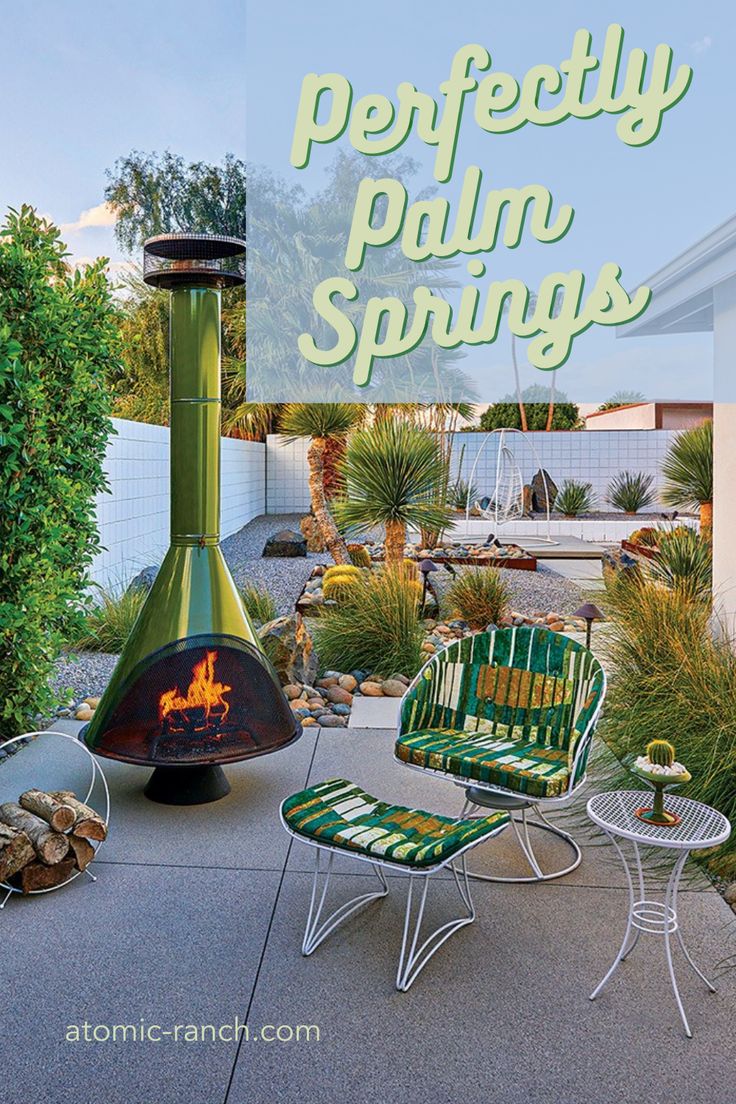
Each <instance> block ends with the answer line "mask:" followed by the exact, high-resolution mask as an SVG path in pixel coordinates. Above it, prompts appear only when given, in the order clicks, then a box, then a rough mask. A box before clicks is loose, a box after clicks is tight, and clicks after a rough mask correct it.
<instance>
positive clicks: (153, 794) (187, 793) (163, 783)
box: [143, 766, 230, 805]
mask: <svg viewBox="0 0 736 1104" xmlns="http://www.w3.org/2000/svg"><path fill="white" fill-rule="evenodd" d="M143 793H144V794H145V795H146V797H147V798H149V799H150V800H151V801H158V802H159V804H161V805H206V804H207V802H208V801H219V800H220V798H221V797H225V796H226V795H227V794H229V793H230V783H229V782H228V780H227V778H226V776H225V772H224V770H223V769H222V767H218V766H204V767H202V766H200V767H156V769H155V771H154V772H153V774H152V775H151V777H150V778H149V779H148V782H147V783H146V786H145V788H144V790H143Z"/></svg>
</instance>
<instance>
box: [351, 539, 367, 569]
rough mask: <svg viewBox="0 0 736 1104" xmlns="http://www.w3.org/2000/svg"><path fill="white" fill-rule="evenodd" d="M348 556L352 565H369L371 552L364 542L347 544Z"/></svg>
mask: <svg viewBox="0 0 736 1104" xmlns="http://www.w3.org/2000/svg"><path fill="white" fill-rule="evenodd" d="M348 556H350V562H351V564H353V566H354V567H370V566H371V554H370V552H369V551H368V549H367V548H366V546H365V545H364V544H349V545H348Z"/></svg>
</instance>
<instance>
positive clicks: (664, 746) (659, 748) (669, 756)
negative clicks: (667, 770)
mask: <svg viewBox="0 0 736 1104" xmlns="http://www.w3.org/2000/svg"><path fill="white" fill-rule="evenodd" d="M647 759H648V760H649V762H650V763H656V765H657V766H658V767H671V766H672V764H673V763H674V761H675V749H674V746H673V745H672V744H671V743H670V742H669V740H650V741H649V743H648V744H647Z"/></svg>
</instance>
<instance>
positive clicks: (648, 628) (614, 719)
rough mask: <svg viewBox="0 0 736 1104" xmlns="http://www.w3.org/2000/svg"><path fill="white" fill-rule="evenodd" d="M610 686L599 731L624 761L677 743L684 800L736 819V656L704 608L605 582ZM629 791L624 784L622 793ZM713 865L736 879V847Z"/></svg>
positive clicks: (661, 591)
mask: <svg viewBox="0 0 736 1104" xmlns="http://www.w3.org/2000/svg"><path fill="white" fill-rule="evenodd" d="M606 612H607V613H610V614H611V615H612V616H611V625H610V630H609V631H610V635H609V649H610V672H611V680H610V687H609V693H608V697H607V699H606V708H605V711H604V714H603V720H602V723H601V727H600V729H599V731H600V734H601V736H602V737H603V738H604V739H605V741H606V743H607V744H608V745H609V746H610V747H611V748H612V749H613V751H614V752H615V754H616V755H617V756H618V758H619V759H620V760H626V761H627V762H628V761H631V760H632V759H633V758H634V757H636V756H637V755H639V754H640V752H641V748H642V747H646V746H647V745H649V744H650V743H651V741H652V740H669V739H670V738H671V736H672V735H673V733H676V734H677V758H678V759H679V761H680V762H682V763H686V764H687V767H688V770H689V771H690V772H691V774H692V780H691V781H690V782H689V783H688V786H687V796H688V797H692V798H694V799H695V800H697V801H703V802H705V803H706V804H708V805H712V806H714V807H715V808H717V809H719V810H720V811H721V812H722V813H723V814H724V815H725V816H727V817H728V818H729V819H730V820H731V821H732V822H733V821H734V818H735V817H736V655H734V653H733V651H732V650H731V644H730V643H729V641H728V640H727V639H725V638H721V639H719V640H714V639H713V636H712V633H711V631H710V627H709V617H710V609H709V606H708V604H707V603H702V602H692V601H690V600H688V599H687V598H684V597H683V596H682V594H680V593H679V592H678V591H676V590H670V589H667V588H664V587H661V586H656V585H653V584H652V583H651V582H647V581H646V580H645V581H644V582H637V581H636V580H631V579H628V578H625V577H624V578H621V579H610V578H609V581H608V593H607V610H606ZM619 783H620V786H619V788H620V787H621V786H623V787H624V788H625V782H624V780H623V778H622V779H618V780H617V782H616V784H617V785H619ZM708 862H709V865H710V866H711V867H712V868H713V869H714V870H716V871H717V872H718V873H719V874H721V875H723V876H724V877H729V878H730V877H733V876H734V875H736V840H734V839H733V838H732V839H731V841H729V843H727V844H725V845H724V846H723V847H721V848H719V850H718V851H717V852H715V853H714V854H713V856H712V857H710V858H709V859H708Z"/></svg>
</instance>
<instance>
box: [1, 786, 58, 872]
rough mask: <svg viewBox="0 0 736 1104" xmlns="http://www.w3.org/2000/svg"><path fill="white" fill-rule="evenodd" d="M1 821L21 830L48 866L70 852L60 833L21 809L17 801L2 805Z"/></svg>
mask: <svg viewBox="0 0 736 1104" xmlns="http://www.w3.org/2000/svg"><path fill="white" fill-rule="evenodd" d="M0 820H1V821H2V822H3V823H4V824H9V825H10V826H11V828H19V829H20V830H21V831H22V832H25V834H26V835H27V836H28V838H29V839H30V841H31V843H32V844H33V847H34V850H35V852H36V854H37V855H38V857H39V859H40V860H41V862H45V863H46V864H47V865H48V866H53V865H54V863H58V862H61V860H62V859H63V858H64V856H65V855H66V854H67V852H68V851H69V841H68V839H67V838H66V836H62V835H61V834H60V833H59V832H53V831H52V830H51V828H50V827H49V826H48V824H47V823H46V821H45V820H41V818H40V817H37V816H34V815H33V813H29V812H28V811H27V810H26V809H23V808H21V806H20V805H18V804H17V803H16V802H15V801H6V802H5V804H4V805H0Z"/></svg>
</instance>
